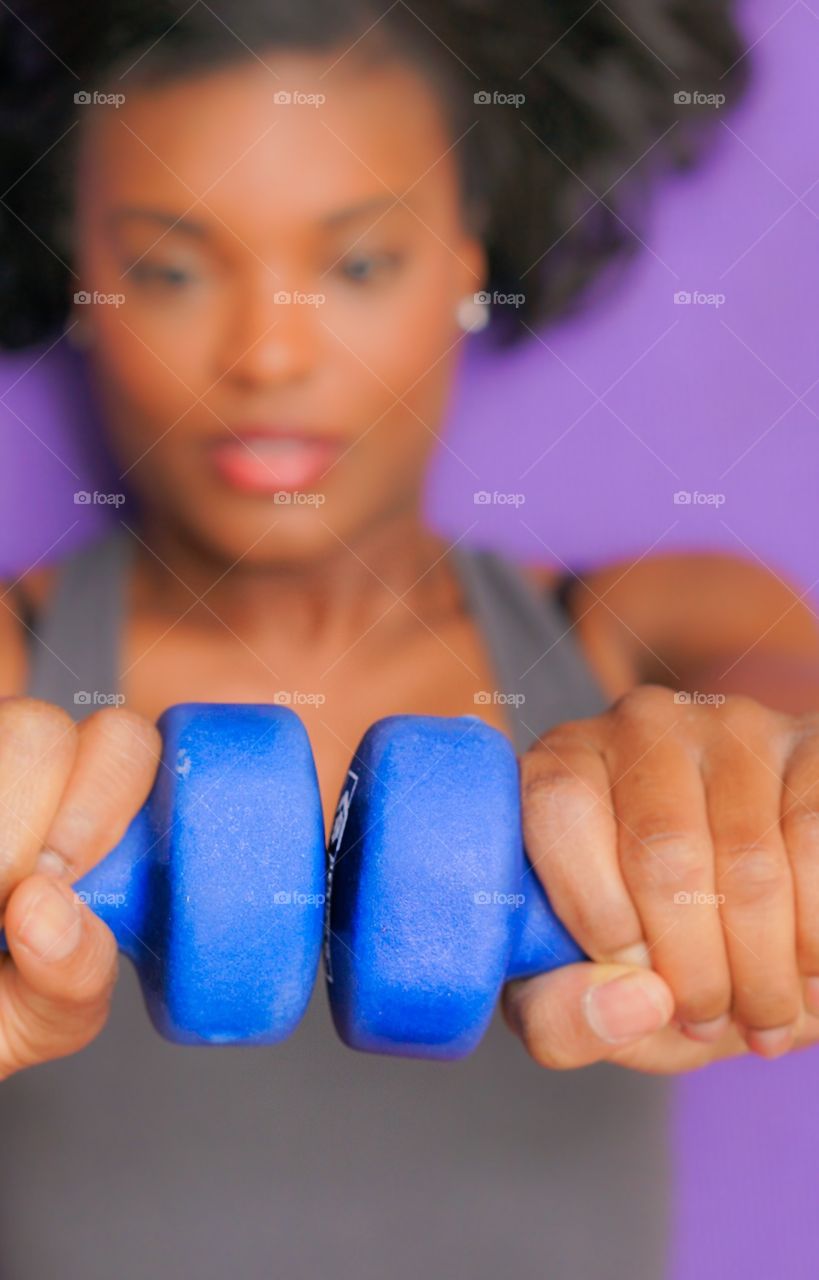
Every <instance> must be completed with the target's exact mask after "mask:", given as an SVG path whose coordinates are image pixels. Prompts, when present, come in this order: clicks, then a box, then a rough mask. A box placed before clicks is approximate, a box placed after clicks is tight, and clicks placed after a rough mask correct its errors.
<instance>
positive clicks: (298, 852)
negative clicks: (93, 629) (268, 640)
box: [0, 703, 325, 1044]
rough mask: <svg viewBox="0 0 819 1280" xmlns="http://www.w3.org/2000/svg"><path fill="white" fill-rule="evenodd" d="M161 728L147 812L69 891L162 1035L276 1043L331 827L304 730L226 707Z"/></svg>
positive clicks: (293, 1015)
mask: <svg viewBox="0 0 819 1280" xmlns="http://www.w3.org/2000/svg"><path fill="white" fill-rule="evenodd" d="M159 729H160V732H161V734H162V739H163V752H162V763H161V765H160V768H159V771H158V773H157V778H156V782H155V784H154V787H153V790H152V791H151V794H150V796H149V797H148V800H147V802H146V804H145V805H144V807H143V808H142V809H141V810H140V812H139V813H138V814H137V816H136V817H135V818H134V820H133V822H132V823H131V825H130V827H129V828H128V831H127V832H126V834H125V836H124V837H123V839H122V840H121V842H120V843H119V844H118V845H117V846H116V848H115V849H113V850H112V851H111V852H110V853H109V854H108V855H107V856H106V857H105V858H104V859H103V860H102V862H100V863H98V864H97V866H96V867H94V868H93V869H92V870H91V871H90V872H89V873H88V874H87V875H85V876H84V877H83V878H82V879H81V880H79V881H77V883H76V884H75V886H74V889H75V891H76V892H77V893H78V894H80V895H81V896H82V898H83V901H85V902H87V903H88V905H89V906H90V907H91V909H92V910H93V911H94V912H95V913H96V914H97V915H99V916H100V917H101V918H102V919H103V920H104V921H105V923H106V924H107V925H109V927H110V928H111V929H112V930H113V933H114V935H115V936H116V939H117V942H118V944H119V947H120V949H121V950H122V951H123V952H124V953H125V954H126V955H127V956H128V957H129V958H130V959H131V960H132V961H133V963H134V965H135V966H136V969H137V972H138V974H139V978H140V982H141V985H142V991H143V995H144V997H145V1003H146V1006H147V1009H148V1013H149V1015H150V1017H151V1021H152V1022H153V1024H154V1026H155V1027H156V1029H157V1030H158V1031H159V1032H160V1033H161V1034H162V1035H164V1036H165V1037H167V1039H169V1040H174V1041H177V1042H178V1043H180V1044H238V1043H246V1044H274V1043H275V1042H276V1041H278V1040H282V1039H283V1038H284V1037H285V1036H287V1035H289V1034H290V1032H291V1031H292V1030H293V1029H294V1027H295V1025H296V1023H297V1022H298V1021H299V1019H300V1018H301V1016H302V1014H303V1013H304V1010H305V1008H306V1006H307V1002H308V1000H309V998H310V994H311V992H312V989H313V986H314V983H315V978H316V973H317V970H318V965H319V961H320V958H321V938H322V922H323V916H324V891H325V840H324V821H323V816H322V809H321V803H320V799H319V789H318V779H317V776H316V769H315V764H314V761H313V753H312V751H311V748H310V743H309V740H308V737H307V733H306V730H305V728H304V726H303V724H302V723H301V721H300V719H299V718H298V716H297V715H296V714H295V713H294V712H293V711H290V710H289V709H288V708H286V707H280V706H255V705H236V706H222V705H219V704H218V703H186V704H183V705H181V706H176V707H171V708H170V709H169V710H168V711H166V712H164V714H163V715H162V716H161V717H160V720H159ZM0 940H2V942H3V947H4V949H5V941H4V939H2V935H0Z"/></svg>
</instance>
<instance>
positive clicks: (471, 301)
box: [455, 293, 490, 333]
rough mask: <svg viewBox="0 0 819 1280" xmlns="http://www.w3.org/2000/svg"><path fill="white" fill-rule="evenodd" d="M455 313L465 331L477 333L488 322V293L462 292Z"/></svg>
mask: <svg viewBox="0 0 819 1280" xmlns="http://www.w3.org/2000/svg"><path fill="white" fill-rule="evenodd" d="M455 315H456V317H457V320H458V324H459V325H460V327H461V328H462V329H463V330H464V332H465V333H479V332H480V330H481V329H485V328H486V326H487V325H488V324H489V319H490V316H489V294H488V293H467V294H464V296H463V298H461V300H460V302H459V303H458V306H457V308H456V311H455Z"/></svg>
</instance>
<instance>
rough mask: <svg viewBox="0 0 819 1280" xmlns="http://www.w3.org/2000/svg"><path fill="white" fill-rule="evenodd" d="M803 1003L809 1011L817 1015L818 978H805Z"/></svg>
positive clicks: (818, 1002) (818, 1003)
mask: <svg viewBox="0 0 819 1280" xmlns="http://www.w3.org/2000/svg"><path fill="white" fill-rule="evenodd" d="M805 1004H806V1005H807V1006H808V1008H809V1009H810V1011H811V1013H814V1014H817V1015H819V978H806V979H805Z"/></svg>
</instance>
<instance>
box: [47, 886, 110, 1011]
mask: <svg viewBox="0 0 819 1280" xmlns="http://www.w3.org/2000/svg"><path fill="white" fill-rule="evenodd" d="M86 910H87V909H86ZM89 914H90V913H89ZM100 925H101V922H100V921H97V920H96V918H95V920H94V922H93V925H92V928H91V929H90V930H89V931H88V933H89V935H90V937H89V940H88V941H87V943H86V950H85V952H84V953H83V956H82V959H81V962H80V963H79V964H78V965H77V966H75V967H74V968H73V970H72V974H71V981H70V983H69V984H68V985H67V986H66V988H65V990H64V993H63V995H62V997H61V1002H62V1003H63V1004H65V1005H66V1006H70V1007H72V1008H75V1009H79V1010H83V1009H88V1010H94V1009H96V1008H98V1007H100V1006H102V1007H107V1006H108V1004H109V1003H110V1000H111V996H112V994H113V990H114V987H115V986H116V981H117V977H118V975H119V953H118V951H117V945H116V942H115V940H114V936H113V934H112V933H111V931H110V930H109V929H108V928H106V927H105V926H102V927H100Z"/></svg>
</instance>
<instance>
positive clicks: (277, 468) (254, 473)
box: [211, 434, 342, 494]
mask: <svg viewBox="0 0 819 1280" xmlns="http://www.w3.org/2000/svg"><path fill="white" fill-rule="evenodd" d="M341 450H342V445H341V442H340V441H337V440H331V439H329V438H328V437H318V436H304V435H302V436H298V435H284V434H282V435H275V436H274V435H262V434H258V435H255V434H243V435H237V436H232V437H230V438H229V439H227V440H224V439H223V440H220V441H219V442H218V443H217V444H215V445H213V446H212V449H211V456H212V459H213V463H214V466H215V468H216V471H217V474H218V475H219V477H220V478H221V479H222V480H223V481H224V483H226V484H227V485H229V486H230V487H231V488H232V489H236V490H238V491H240V492H242V493H255V494H274V493H279V492H282V491H287V492H294V491H298V490H301V489H312V488H314V487H315V486H316V485H317V484H319V483H320V481H321V478H322V476H323V475H324V473H325V472H326V471H327V470H328V468H329V467H330V466H332V464H333V462H334V461H335V460H336V459H337V458H338V457H339V455H340V453H341Z"/></svg>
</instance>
